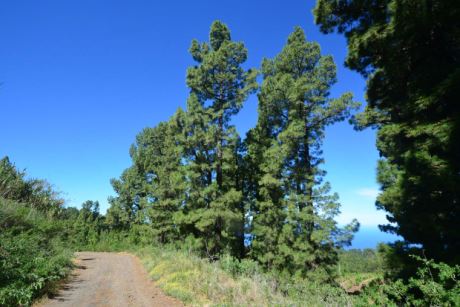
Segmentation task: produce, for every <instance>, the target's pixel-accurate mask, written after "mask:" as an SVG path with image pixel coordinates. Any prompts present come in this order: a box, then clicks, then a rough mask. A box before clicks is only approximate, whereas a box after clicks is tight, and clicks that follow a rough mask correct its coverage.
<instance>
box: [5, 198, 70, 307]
mask: <svg viewBox="0 0 460 307" xmlns="http://www.w3.org/2000/svg"><path fill="white" fill-rule="evenodd" d="M63 225H64V224H63V223H62V222H59V221H57V220H54V219H53V218H51V217H50V216H47V215H46V214H45V213H42V212H39V211H37V210H36V209H34V208H30V207H28V206H26V205H23V204H19V203H16V202H12V201H6V200H4V199H0V272H1V274H0V305H1V306H16V305H25V306H27V305H30V304H31V303H32V300H33V299H34V298H36V297H38V296H40V295H42V294H44V293H45V292H48V291H50V290H52V288H53V285H54V284H55V283H56V282H57V281H58V280H60V279H62V278H63V277H65V276H66V274H67V273H68V272H69V270H70V268H71V261H70V259H71V256H72V253H71V252H70V250H69V249H67V248H66V247H65V245H64V243H63V242H62V239H61V237H60V235H61V233H62V232H63Z"/></svg>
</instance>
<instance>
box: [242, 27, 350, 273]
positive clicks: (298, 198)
mask: <svg viewBox="0 0 460 307" xmlns="http://www.w3.org/2000/svg"><path fill="white" fill-rule="evenodd" d="M262 73H263V77H264V80H263V84H262V88H261V92H260V94H259V118H258V123H257V126H256V127H255V128H254V129H252V130H251V131H250V132H249V134H248V140H247V143H248V150H249V156H250V157H249V164H250V166H251V168H252V172H253V175H252V177H253V181H255V182H254V183H253V188H254V189H255V191H254V193H253V194H252V195H253V197H254V199H255V201H254V208H253V212H252V214H253V221H252V224H253V239H252V250H251V254H252V256H253V257H254V258H255V259H257V260H258V261H259V262H261V263H262V264H264V265H265V266H266V267H269V268H275V269H279V270H286V271H287V272H289V273H298V274H301V275H303V274H305V273H306V272H308V271H310V270H312V269H316V268H318V267H324V268H328V267H330V266H331V265H333V264H335V262H336V258H337V255H336V250H337V248H339V247H340V246H342V245H343V244H347V243H349V242H350V240H351V238H352V233H353V231H354V230H356V228H357V222H356V221H354V222H353V223H352V224H350V225H349V226H347V227H346V228H344V229H340V228H339V227H338V226H337V223H336V221H335V220H334V217H335V216H336V215H337V214H338V213H339V206H340V204H339V203H338V197H337V195H336V194H330V187H329V184H328V183H323V176H324V171H323V170H321V169H320V167H319V166H320V164H321V163H322V162H323V159H322V151H321V145H322V141H323V139H324V129H325V127H326V126H327V125H331V124H333V123H335V122H337V121H341V120H344V119H346V118H347V117H348V116H349V115H350V112H351V111H352V110H353V109H354V108H356V107H357V104H356V103H354V102H353V100H352V96H351V94H344V95H343V96H342V97H340V98H338V99H331V98H329V90H330V87H331V86H332V85H333V84H334V83H335V82H336V67H335V64H334V62H333V60H332V58H331V57H330V56H322V55H321V53H320V48H319V45H318V44H317V43H312V42H307V41H306V38H305V34H304V32H303V30H302V29H301V28H296V29H295V31H294V32H293V33H292V34H291V35H290V36H289V38H288V41H287V45H286V46H285V47H284V48H283V50H282V51H281V53H280V54H278V55H277V56H276V57H275V58H274V59H272V60H264V62H263V65H262Z"/></svg>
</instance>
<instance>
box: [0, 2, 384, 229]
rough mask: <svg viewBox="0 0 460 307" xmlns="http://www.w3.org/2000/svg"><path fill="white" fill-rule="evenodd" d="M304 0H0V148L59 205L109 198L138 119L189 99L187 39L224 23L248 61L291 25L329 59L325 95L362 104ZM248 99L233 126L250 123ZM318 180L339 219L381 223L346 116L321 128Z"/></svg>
mask: <svg viewBox="0 0 460 307" xmlns="http://www.w3.org/2000/svg"><path fill="white" fill-rule="evenodd" d="M313 4H314V1H313V0H311V1H300V0H291V1H288V2H286V1H268V2H267V1H261V0H257V1H255V0H251V1H244V0H232V1H229V0H224V1H202V0H195V1H161V2H160V1H148V0H142V1H141V0H134V1H127V0H125V1H114V0H110V1H82V0H79V1H74V0H68V1H62V0H56V1H49V0H43V1H23V0H5V1H1V2H0V37H1V40H2V48H0V82H1V83H2V84H1V85H0V112H1V116H0V156H4V155H8V156H9V157H10V158H11V160H13V161H14V162H15V163H16V165H17V166H18V167H19V168H26V169H27V172H28V173H29V174H30V176H32V177H39V178H46V179H48V180H49V181H50V182H51V183H52V184H54V185H55V186H56V188H58V189H59V190H60V191H62V192H63V195H64V197H65V198H66V199H67V200H68V204H69V205H73V206H79V205H80V204H81V203H82V202H83V201H85V200H87V199H92V200H98V201H99V202H100V203H101V207H102V209H103V210H105V209H106V207H107V197H108V196H109V195H113V190H112V188H111V186H110V183H109V180H110V178H113V177H118V176H119V175H120V174H121V172H122V171H123V169H125V168H126V167H128V166H129V165H130V158H129V154H128V150H129V146H130V145H131V143H132V142H133V141H134V137H135V135H136V134H137V133H138V132H139V131H140V130H141V129H142V128H144V127H146V126H154V125H155V124H156V123H158V122H159V121H162V120H167V119H168V117H169V116H171V115H172V114H173V113H174V111H175V110H176V109H177V108H178V107H184V106H185V101H186V98H187V96H188V89H187V87H186V85H185V71H186V69H187V67H188V66H190V65H192V64H193V60H192V59H191V56H190V55H189V54H188V52H187V50H188V47H189V45H190V42H191V40H192V39H193V38H197V39H199V40H201V41H203V40H206V39H207V35H208V31H209V26H210V24H211V23H212V21H213V20H216V19H219V20H222V21H223V22H225V23H227V24H228V26H229V27H230V29H231V31H232V37H233V39H234V40H238V41H244V42H245V44H246V47H247V48H248V50H249V59H248V62H247V67H258V66H259V64H260V62H261V60H262V58H263V57H273V56H274V55H275V54H277V53H278V52H279V51H280V50H281V48H282V46H283V45H284V44H285V42H286V39H287V36H288V35H289V33H290V32H291V31H292V30H293V29H294V27H295V26H297V25H300V26H301V27H302V28H303V29H304V30H305V31H306V34H307V38H308V39H309V40H312V41H317V42H319V43H320V44H321V46H322V52H323V53H324V54H332V55H333V57H334V59H335V61H336V63H337V66H338V83H337V85H336V86H334V88H333V91H332V96H338V95H340V94H341V93H343V92H345V91H351V92H353V93H354V95H355V98H356V99H357V100H359V101H364V91H365V80H364V79H363V78H362V77H361V76H359V75H358V74H357V73H355V72H352V71H350V70H348V69H347V68H345V67H344V66H343V62H344V58H345V55H346V44H345V40H344V38H343V37H341V36H338V35H323V34H321V33H320V32H319V31H318V28H317V27H316V26H315V25H314V23H313V16H312V14H311V9H312V7H313ZM256 109H257V100H256V99H255V97H254V96H253V97H251V98H250V99H249V100H248V101H247V102H246V103H245V106H244V108H243V110H242V111H241V112H240V114H238V116H237V117H236V118H235V120H234V122H235V124H236V126H237V128H238V130H239V131H240V133H242V134H244V133H245V132H246V131H247V130H248V129H249V128H250V127H252V126H253V125H254V124H255V121H256V117H257V111H256ZM324 155H325V160H326V165H325V169H326V170H327V171H328V175H327V180H329V181H330V182H331V184H332V188H333V190H334V191H337V192H338V193H339V194H340V197H341V200H342V204H343V207H342V212H343V213H342V215H341V216H340V217H339V221H340V222H341V223H345V222H347V221H349V220H351V218H353V217H356V218H358V220H359V221H360V222H361V224H362V225H363V226H364V228H366V227H367V228H369V229H373V230H375V229H376V225H377V224H378V223H383V222H384V221H385V218H384V213H383V212H378V211H376V209H375V206H374V200H375V196H376V194H377V192H378V186H377V184H376V182H375V173H376V171H375V168H376V160H377V159H378V153H377V151H376V149H375V132H374V131H371V130H367V131H364V132H356V131H354V130H353V129H352V127H351V126H350V125H349V124H347V123H340V124H336V125H334V126H333V127H330V128H328V129H327V133H326V140H325V144H324Z"/></svg>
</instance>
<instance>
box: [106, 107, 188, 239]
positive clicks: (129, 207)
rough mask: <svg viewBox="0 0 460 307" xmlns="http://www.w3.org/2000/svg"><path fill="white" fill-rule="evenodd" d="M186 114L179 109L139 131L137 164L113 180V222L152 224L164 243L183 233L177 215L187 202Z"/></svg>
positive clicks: (133, 155)
mask: <svg viewBox="0 0 460 307" xmlns="http://www.w3.org/2000/svg"><path fill="white" fill-rule="evenodd" d="M183 118H184V114H183V111H182V110H181V109H179V110H178V111H177V113H176V114H175V115H174V116H173V117H172V118H171V119H170V120H169V121H167V122H160V123H159V124H158V125H157V126H155V127H153V128H145V129H144V130H143V131H142V132H141V133H139V134H138V135H137V137H136V142H135V144H134V145H133V146H131V149H130V155H131V159H132V161H133V165H132V166H131V167H130V168H128V169H127V170H126V171H125V172H124V173H123V174H122V177H121V179H120V180H113V181H112V184H113V186H114V188H115V191H116V192H117V194H118V197H116V198H114V199H111V204H112V206H111V208H110V209H109V215H108V216H109V218H108V221H109V223H113V224H119V225H122V226H123V225H125V226H128V227H129V225H132V224H138V225H150V226H151V230H152V235H153V236H154V237H155V240H156V241H158V242H160V243H166V242H171V241H173V240H175V239H177V238H178V237H179V229H178V227H177V225H176V223H175V220H174V215H175V214H176V213H177V212H178V211H179V210H181V208H182V206H183V202H184V191H185V174H184V171H183V167H182V161H181V159H182V147H181V143H180V141H181V138H180V135H181V133H182V129H183V123H182V121H183ZM152 239H153V238H152Z"/></svg>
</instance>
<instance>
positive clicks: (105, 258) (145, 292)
mask: <svg viewBox="0 0 460 307" xmlns="http://www.w3.org/2000/svg"><path fill="white" fill-rule="evenodd" d="M76 256H77V258H76V266H77V267H76V269H75V271H74V272H73V273H72V275H71V276H70V279H69V281H68V282H67V283H65V284H64V285H63V286H62V289H61V290H60V291H59V293H58V295H57V296H55V297H53V298H49V299H45V300H43V301H41V302H39V303H38V304H36V305H35V306H37V307H57V306H59V307H61V306H62V307H68V306H75V307H77V306H78V307H86V306H88V307H89V306H91V307H94V306H107V307H108V306H110V307H116V306H123V307H124V306H136V307H143V306H168V307H169V306H183V305H182V304H181V303H180V302H179V301H178V300H176V299H173V298H171V297H168V296H166V295H165V294H163V293H162V292H161V290H160V289H159V288H158V287H156V286H155V285H154V284H153V282H152V281H151V280H150V278H149V277H148V274H147V272H146V270H145V269H144V267H143V266H142V264H141V263H140V261H139V259H138V258H136V257H135V256H133V255H130V254H127V253H95V252H82V253H77V254H76Z"/></svg>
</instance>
